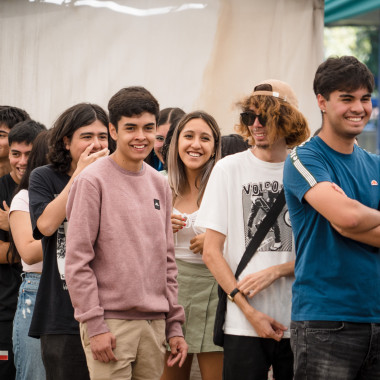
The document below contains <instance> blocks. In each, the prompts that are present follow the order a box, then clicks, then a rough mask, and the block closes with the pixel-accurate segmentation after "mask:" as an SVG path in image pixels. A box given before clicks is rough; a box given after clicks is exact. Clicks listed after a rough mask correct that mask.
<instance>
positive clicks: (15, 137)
mask: <svg viewBox="0 0 380 380" xmlns="http://www.w3.org/2000/svg"><path fill="white" fill-rule="evenodd" d="M42 131H46V127H45V126H44V125H43V124H41V123H38V122H37V121H34V120H25V121H21V122H19V123H17V124H16V125H15V126H14V127H13V128H12V129H11V131H10V132H9V134H8V143H9V146H11V145H12V144H13V143H26V144H31V143H32V142H33V141H34V139H35V138H36V137H37V135H38V134H39V133H40V132H42Z"/></svg>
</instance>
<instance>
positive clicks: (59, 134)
mask: <svg viewBox="0 0 380 380" xmlns="http://www.w3.org/2000/svg"><path fill="white" fill-rule="evenodd" d="M96 120H99V121H100V122H101V123H102V124H103V125H104V126H105V127H107V129H108V116H107V114H106V112H105V111H104V110H103V108H101V107H99V106H98V105H96V104H90V103H79V104H76V105H75V106H72V107H70V108H68V109H67V110H66V111H64V112H63V113H62V114H61V115H60V116H59V117H58V119H57V120H56V122H55V123H54V125H53V128H52V129H51V133H50V141H49V153H48V159H49V161H50V162H51V164H52V165H53V168H54V170H55V171H57V172H59V173H62V174H66V173H67V172H68V171H69V170H70V165H71V161H72V158H71V154H70V151H69V150H67V149H66V146H65V142H64V137H68V138H69V139H71V138H72V137H73V134H74V132H75V131H76V130H77V129H79V128H81V127H84V126H87V125H90V124H92V123H93V122H94V121H96ZM108 141H110V138H109V134H108Z"/></svg>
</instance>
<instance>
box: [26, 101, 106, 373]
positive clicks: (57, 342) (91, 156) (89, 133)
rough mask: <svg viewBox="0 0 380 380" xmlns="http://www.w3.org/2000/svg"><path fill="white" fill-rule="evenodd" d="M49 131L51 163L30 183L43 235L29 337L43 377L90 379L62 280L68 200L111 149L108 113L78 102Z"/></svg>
mask: <svg viewBox="0 0 380 380" xmlns="http://www.w3.org/2000/svg"><path fill="white" fill-rule="evenodd" d="M50 136H51V137H50V148H49V153H48V158H49V161H50V162H51V164H49V165H46V166H41V167H39V168H36V169H35V170H33V172H32V173H31V176H30V183H29V207H30V216H31V221H32V229H33V237H34V239H42V249H43V263H44V265H43V269H42V274H41V279H40V285H39V288H38V292H37V297H36V304H35V308H34V312H33V318H32V322H31V325H30V330H29V336H31V337H34V338H40V339H41V353H42V358H43V362H44V366H45V370H46V379H47V380H67V379H75V380H89V374H88V369H87V364H86V358H85V355H84V351H83V348H82V345H81V340H80V336H79V325H78V322H77V321H76V320H75V319H74V309H73V307H72V304H71V300H70V296H69V293H68V290H67V286H66V280H65V255H66V237H65V236H66V229H67V221H66V203H67V197H68V194H69V190H70V188H71V185H72V183H73V181H74V178H75V177H76V176H77V175H78V174H79V173H80V172H81V171H82V170H83V169H84V168H85V167H86V166H88V165H89V164H91V163H92V162H94V161H96V160H97V159H98V158H100V157H104V156H107V155H108V153H109V151H108V146H109V144H108V141H109V140H108V139H109V135H108V117H107V114H106V113H105V111H104V110H103V109H102V108H100V107H99V106H97V105H95V104H87V103H81V104H77V105H75V106H72V107H71V108H69V109H67V110H66V111H64V112H63V113H62V114H61V115H60V116H59V117H58V119H57V121H56V122H55V124H54V126H53V128H52V130H51V135H50Z"/></svg>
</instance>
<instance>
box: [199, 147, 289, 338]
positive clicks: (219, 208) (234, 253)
mask: <svg viewBox="0 0 380 380" xmlns="http://www.w3.org/2000/svg"><path fill="white" fill-rule="evenodd" d="M283 168H284V163H283V162H281V163H270V162H265V161H261V160H259V159H258V158H257V157H255V156H254V154H253V153H252V152H251V151H250V150H247V151H245V152H242V153H237V154H235V155H232V156H228V157H226V158H224V159H222V160H220V161H219V162H218V163H217V164H216V166H215V167H214V169H213V171H212V173H211V176H210V179H209V181H208V184H207V188H206V191H205V194H204V197H203V199H202V204H201V207H200V209H199V212H198V217H197V221H196V226H201V227H204V228H209V229H212V230H215V231H218V232H220V233H222V234H224V235H226V244H225V251H224V258H225V259H226V261H227V263H228V265H229V266H230V268H231V270H232V272H233V273H235V272H236V268H237V266H238V264H239V262H240V260H241V258H242V256H243V254H244V252H245V249H246V246H247V245H248V243H249V241H250V240H251V238H252V236H254V234H255V232H256V231H257V228H258V226H259V225H260V223H261V221H262V220H263V219H264V217H265V215H266V213H267V212H268V211H269V209H270V208H271V206H272V205H273V203H274V202H275V200H276V198H277V195H278V194H279V192H280V191H281V189H282V186H283V185H282V175H283V174H282V173H283ZM294 259H295V254H294V249H293V238H292V230H291V225H290V219H289V214H288V209H287V206H286V205H285V206H284V209H283V210H282V211H281V213H280V215H279V217H278V219H277V221H276V223H275V224H274V225H273V227H272V228H271V229H270V230H269V232H268V233H267V235H266V237H265V238H264V240H263V242H262V243H261V245H260V247H259V249H258V250H257V252H256V253H255V255H254V256H253V258H252V259H251V261H250V262H249V263H248V265H247V266H246V268H245V269H244V271H243V272H242V274H241V275H240V277H239V279H242V278H244V277H245V276H246V275H248V274H251V273H255V272H258V271H260V270H263V269H266V268H268V267H270V266H273V265H278V264H284V263H286V262H289V261H292V260H294ZM293 281H294V277H282V278H280V279H278V280H277V281H275V282H274V283H273V284H272V285H271V286H269V287H268V288H266V289H264V290H263V291H261V292H260V293H259V294H257V295H256V296H254V297H253V298H252V299H251V298H248V302H249V303H250V304H251V305H252V306H253V307H254V308H255V309H257V310H259V311H261V312H263V313H265V314H268V315H269V316H271V317H273V318H274V319H275V320H277V321H278V322H281V323H282V324H284V325H285V326H287V327H289V325H290V311H291V286H292V283H293ZM224 332H225V333H226V334H230V335H242V336H258V335H257V333H256V331H255V330H254V328H253V327H252V325H251V324H250V323H249V322H248V320H247V319H246V317H245V316H244V314H243V313H242V311H241V310H240V309H239V307H238V306H236V304H235V303H232V302H227V315H226V323H225V326H224ZM284 336H285V337H289V336H290V333H289V330H287V331H286V332H285V334H284Z"/></svg>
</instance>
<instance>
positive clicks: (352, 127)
mask: <svg viewBox="0 0 380 380" xmlns="http://www.w3.org/2000/svg"><path fill="white" fill-rule="evenodd" d="M317 99H318V105H319V108H320V109H321V110H322V112H323V115H324V117H323V128H327V129H329V130H330V131H331V132H332V133H333V134H334V135H336V136H339V137H340V138H344V139H348V140H351V139H354V138H355V137H356V136H357V135H359V134H360V133H361V132H362V131H363V129H364V127H365V125H366V124H367V123H368V120H369V118H370V116H371V113H372V102H371V94H370V93H369V92H368V90H367V89H365V88H360V89H358V90H355V91H352V92H346V91H334V92H332V93H331V94H330V98H329V100H326V99H325V98H324V97H323V96H322V95H320V94H319V95H318V97H317Z"/></svg>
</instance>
